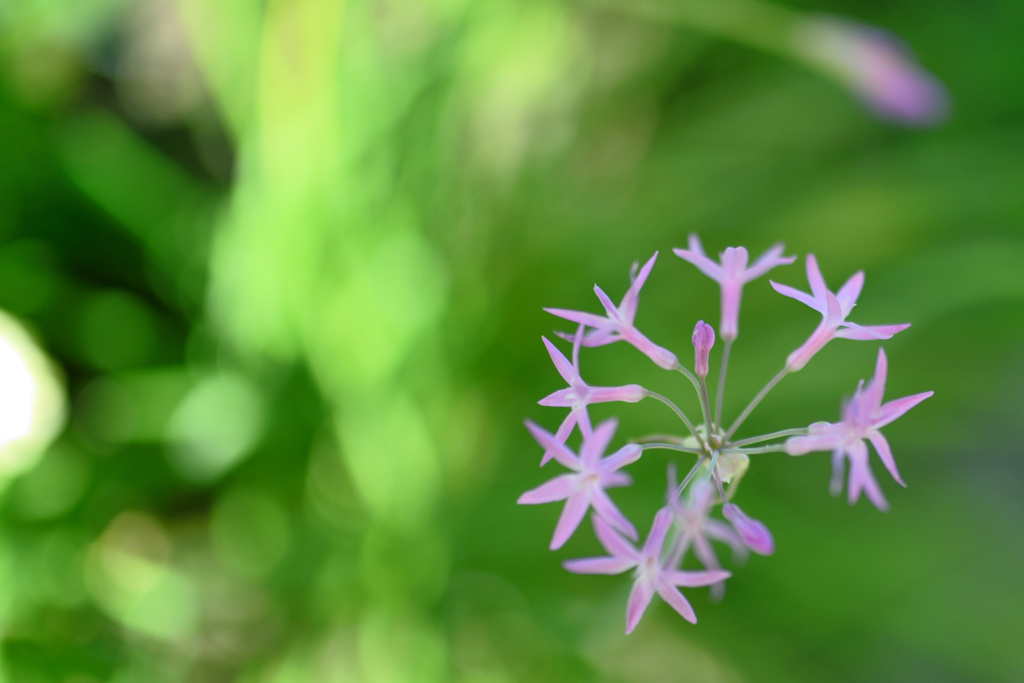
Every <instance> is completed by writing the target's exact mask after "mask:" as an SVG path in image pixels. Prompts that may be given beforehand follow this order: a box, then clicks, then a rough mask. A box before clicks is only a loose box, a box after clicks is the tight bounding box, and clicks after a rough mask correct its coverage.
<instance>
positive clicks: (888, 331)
mask: <svg viewBox="0 0 1024 683" xmlns="http://www.w3.org/2000/svg"><path fill="white" fill-rule="evenodd" d="M908 327H910V323H905V324H903V325H858V324H857V323H850V322H843V323H842V327H841V328H840V329H839V330H837V331H836V336H837V337H842V338H843V339H857V340H859V341H867V340H870V339H891V338H892V336H893V335H894V334H896V333H897V332H902V331H903V330H905V329H907V328H908Z"/></svg>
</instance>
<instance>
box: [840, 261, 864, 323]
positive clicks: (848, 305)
mask: <svg viewBox="0 0 1024 683" xmlns="http://www.w3.org/2000/svg"><path fill="white" fill-rule="evenodd" d="M863 287H864V271H863V270H858V271H857V272H856V273H854V274H853V275H852V276H851V277H850V279H849V280H847V281H846V283H845V284H844V285H843V286H842V287H840V288H839V291H838V292H836V299H837V300H838V301H839V305H840V306H842V307H843V317H844V318H845V317H846V316H848V315H850V311H852V310H853V307H854V306H856V305H857V297H859V296H860V290H861V289H863Z"/></svg>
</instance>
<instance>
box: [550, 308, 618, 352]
mask: <svg viewBox="0 0 1024 683" xmlns="http://www.w3.org/2000/svg"><path fill="white" fill-rule="evenodd" d="M544 310H545V311H547V312H548V313H550V314H551V315H557V316H558V317H559V318H565V319H566V320H571V321H572V322H574V323H580V324H581V325H586V326H587V327H593V328H596V329H601V328H604V327H607V326H608V324H609V320H608V318H603V317H601V316H599V315H595V314H593V313H584V312H583V311H571V310H568V309H566V308H545V309H544ZM559 336H562V335H559ZM573 336H574V335H571V334H570V335H568V336H566V337H563V339H568V340H569V341H572V340H573ZM584 346H586V344H584Z"/></svg>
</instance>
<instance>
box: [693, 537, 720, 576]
mask: <svg viewBox="0 0 1024 683" xmlns="http://www.w3.org/2000/svg"><path fill="white" fill-rule="evenodd" d="M693 554H694V555H696V556H697V559H698V560H700V563H701V564H702V565H704V567H705V569H721V568H722V565H721V564H719V562H718V555H716V554H715V549H714V548H713V547H712V546H711V542H710V541H708V539H707V538H705V537H704V535H703V534H699V533H696V534H694V535H693Z"/></svg>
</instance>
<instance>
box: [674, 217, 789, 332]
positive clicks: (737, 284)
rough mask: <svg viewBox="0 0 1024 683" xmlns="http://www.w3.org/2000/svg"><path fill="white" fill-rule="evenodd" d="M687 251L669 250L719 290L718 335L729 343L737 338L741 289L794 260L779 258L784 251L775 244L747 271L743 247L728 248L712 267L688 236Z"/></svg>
mask: <svg viewBox="0 0 1024 683" xmlns="http://www.w3.org/2000/svg"><path fill="white" fill-rule="evenodd" d="M689 247H690V249H689V250H686V249H673V251H674V252H675V254H676V256H678V257H679V258H681V259H684V260H686V261H689V262H690V263H692V264H693V265H695V266H697V268H699V269H700V271H701V272H702V273H704V274H705V275H707V276H708V277H709V278H711V279H712V280H714V281H715V282H717V283H718V284H719V285H721V287H722V323H721V324H720V325H719V326H718V331H719V333H720V334H721V335H722V339H725V340H726V341H732V340H733V339H735V338H736V335H737V334H739V317H740V298H741V297H742V295H743V285H745V284H747V283H748V282H750V281H751V280H754V279H756V278H759V277H761V276H762V275H764V274H765V273H767V272H768V271H769V270H771V269H772V268H774V267H775V266H785V265H789V264H790V263H792V262H793V261H795V260H796V257H795V256H783V255H782V251H783V249H784V247H783V246H782V244H776V245H775V246H774V247H772V248H771V249H769V250H768V251H766V252H765V253H763V254H761V258H759V259H757V261H755V262H754V265H752V266H750V267H749V268H747V259H748V255H747V250H746V249H744V248H743V247H736V248H733V247H729V248H727V249H726V250H725V251H724V252H722V253H721V254H719V260H720V261H721V265H719V264H717V263H715V262H714V261H712V260H711V259H709V258H708V257H707V256H706V255H705V254H704V247H702V246H701V243H700V239H699V238H698V237H697V235H695V234H692V233H691V234H690V243H689Z"/></svg>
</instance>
